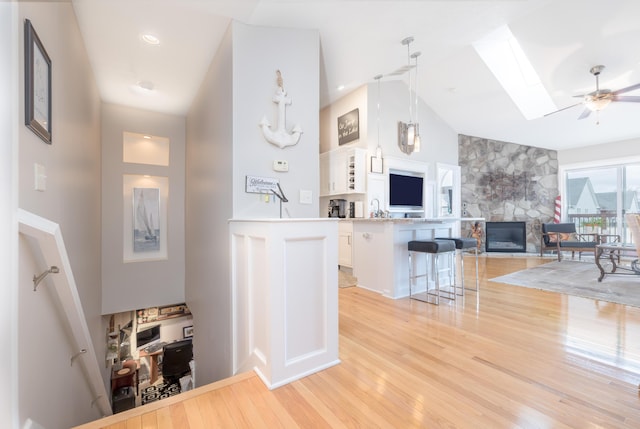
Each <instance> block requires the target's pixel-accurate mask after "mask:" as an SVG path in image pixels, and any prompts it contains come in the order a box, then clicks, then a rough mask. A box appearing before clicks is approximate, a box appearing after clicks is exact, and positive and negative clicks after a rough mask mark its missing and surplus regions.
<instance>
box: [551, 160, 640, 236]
mask: <svg viewBox="0 0 640 429" xmlns="http://www.w3.org/2000/svg"><path fill="white" fill-rule="evenodd" d="M564 180H565V183H564V187H565V192H564V194H563V196H562V198H563V199H564V206H565V207H566V208H565V213H564V215H565V219H567V220H568V221H570V222H574V223H575V224H576V230H577V231H578V232H582V233H585V232H597V233H600V234H618V235H620V237H621V239H622V241H625V242H629V241H630V240H631V237H630V236H629V233H628V232H627V230H626V225H624V214H625V213H630V212H640V203H639V201H638V199H639V198H640V164H623V165H614V166H607V167H594V168H583V169H572V170H566V172H565V177H564Z"/></svg>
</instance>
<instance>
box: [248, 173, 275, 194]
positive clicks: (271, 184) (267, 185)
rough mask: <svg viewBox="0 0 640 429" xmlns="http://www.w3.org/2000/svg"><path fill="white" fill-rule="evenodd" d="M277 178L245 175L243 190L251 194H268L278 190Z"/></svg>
mask: <svg viewBox="0 0 640 429" xmlns="http://www.w3.org/2000/svg"><path fill="white" fill-rule="evenodd" d="M278 182H279V181H278V179H273V178H271V177H258V176H247V178H246V183H245V192H248V193H253V194H270V193H271V191H272V190H273V191H277V190H278Z"/></svg>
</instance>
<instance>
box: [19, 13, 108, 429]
mask: <svg viewBox="0 0 640 429" xmlns="http://www.w3.org/2000/svg"><path fill="white" fill-rule="evenodd" d="M18 8H19V17H18V20H17V22H16V25H17V26H18V28H19V34H20V35H21V36H20V41H19V44H18V45H19V46H20V49H22V47H23V40H22V38H23V36H22V34H23V31H22V28H23V21H24V19H25V18H29V19H30V20H31V21H32V23H33V25H34V28H35V30H36V32H37V33H38V35H39V37H40V39H41V41H42V43H43V44H44V47H45V49H46V50H47V52H48V54H49V56H50V58H51V61H52V74H53V77H52V79H53V80H52V115H53V120H52V131H53V133H52V134H53V144H51V145H48V144H45V143H44V142H43V141H42V140H40V139H39V138H38V137H37V136H36V135H35V134H34V133H32V132H31V131H30V130H29V129H27V128H26V127H25V126H24V125H23V124H24V122H23V121H24V118H23V113H22V112H24V105H23V97H22V96H20V97H19V99H20V106H19V107H18V109H17V111H18V112H19V117H18V118H16V119H17V124H18V141H19V155H18V156H19V159H18V169H19V177H18V198H19V206H20V207H21V208H23V209H25V210H28V211H31V212H34V213H36V214H38V215H40V216H43V217H45V218H48V219H50V220H52V221H54V222H56V223H58V224H59V225H60V227H61V231H62V234H63V237H64V241H65V244H66V248H67V253H68V256H69V260H70V263H71V268H72V270H73V274H74V277H75V281H76V284H77V287H78V293H79V296H80V299H81V301H82V306H83V309H84V314H85V316H86V318H87V324H88V327H89V330H90V332H91V335H92V338H93V343H94V347H95V350H96V354H97V355H98V356H99V357H100V356H104V353H105V341H104V331H103V330H102V324H101V318H100V99H99V95H98V91H97V87H96V84H95V82H94V79H93V74H92V71H91V68H90V65H89V61H88V58H87V55H86V52H85V49H84V45H83V43H82V39H81V36H80V32H79V29H78V26H77V23H76V20H75V15H74V12H73V9H72V6H71V3H58V2H56V3H44V2H20V3H18ZM20 58H21V61H20V63H21V66H20V71H19V76H20V85H19V91H20V94H22V91H23V88H24V82H23V65H22V62H23V61H22V55H21V56H20ZM34 163H40V164H42V165H44V166H45V167H46V175H47V190H46V191H45V192H38V191H34V190H33V186H34V180H33V176H34V172H33V165H34ZM19 246H20V249H19V261H20V262H19V264H20V267H19V273H18V312H19V316H18V336H19V338H20V341H19V348H18V353H19V368H18V383H19V395H18V400H19V414H20V416H19V417H20V424H23V422H24V420H25V419H26V418H29V417H30V418H33V419H34V420H35V421H36V422H39V423H40V424H42V425H43V426H45V425H46V427H47V428H66V427H70V426H74V425H76V424H79V423H82V422H85V421H88V420H93V419H95V418H97V417H99V415H98V411H97V408H96V407H92V405H91V401H92V400H93V399H94V398H92V397H91V394H90V392H89V388H88V386H87V384H86V382H85V380H84V377H83V374H82V372H81V369H80V366H79V365H74V366H70V365H69V360H70V356H71V355H72V354H74V353H75V352H76V351H74V350H72V349H71V347H70V345H69V344H70V343H69V341H68V339H67V335H66V332H65V329H66V326H65V323H64V322H63V321H62V319H61V317H60V312H59V310H58V309H57V307H56V303H55V300H54V299H53V296H52V293H51V291H50V290H49V289H48V288H47V284H46V283H47V282H46V281H45V282H44V283H43V284H41V286H40V287H39V290H38V292H33V290H32V289H33V287H32V286H33V283H32V277H33V275H34V274H35V273H38V274H39V273H40V272H41V271H43V270H44V268H45V267H44V266H43V264H42V263H41V262H40V258H38V257H37V256H34V254H33V253H32V251H31V249H30V247H29V246H28V245H27V240H26V239H25V238H20V242H19ZM99 365H100V367H101V368H104V364H103V362H99ZM104 376H106V370H105V371H104V373H103V377H104ZM44 383H46V385H47V386H58V387H59V388H60V387H62V388H63V390H61V392H64V394H51V391H50V390H49V389H45V388H43V384H44ZM61 410H68V412H61Z"/></svg>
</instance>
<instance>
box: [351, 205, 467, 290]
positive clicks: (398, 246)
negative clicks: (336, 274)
mask: <svg viewBox="0 0 640 429" xmlns="http://www.w3.org/2000/svg"><path fill="white" fill-rule="evenodd" d="M349 220H351V221H352V222H353V275H354V276H355V277H356V278H357V279H358V286H360V287H363V288H366V289H369V290H372V291H376V292H379V293H381V294H383V295H384V296H387V297H389V298H394V299H396V298H403V297H406V296H409V262H408V261H409V254H408V251H407V244H408V243H409V241H412V240H430V239H433V238H436V237H453V236H458V235H459V234H460V221H461V219H460V218H367V219H357V218H354V219H349ZM464 220H469V219H467V218H465V219H464ZM420 256H422V257H425V255H420ZM416 263H423V262H421V258H419V259H418V260H417V261H416Z"/></svg>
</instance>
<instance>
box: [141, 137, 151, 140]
mask: <svg viewBox="0 0 640 429" xmlns="http://www.w3.org/2000/svg"><path fill="white" fill-rule="evenodd" d="M142 138H143V139H147V140H150V139H151V136H142Z"/></svg>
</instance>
